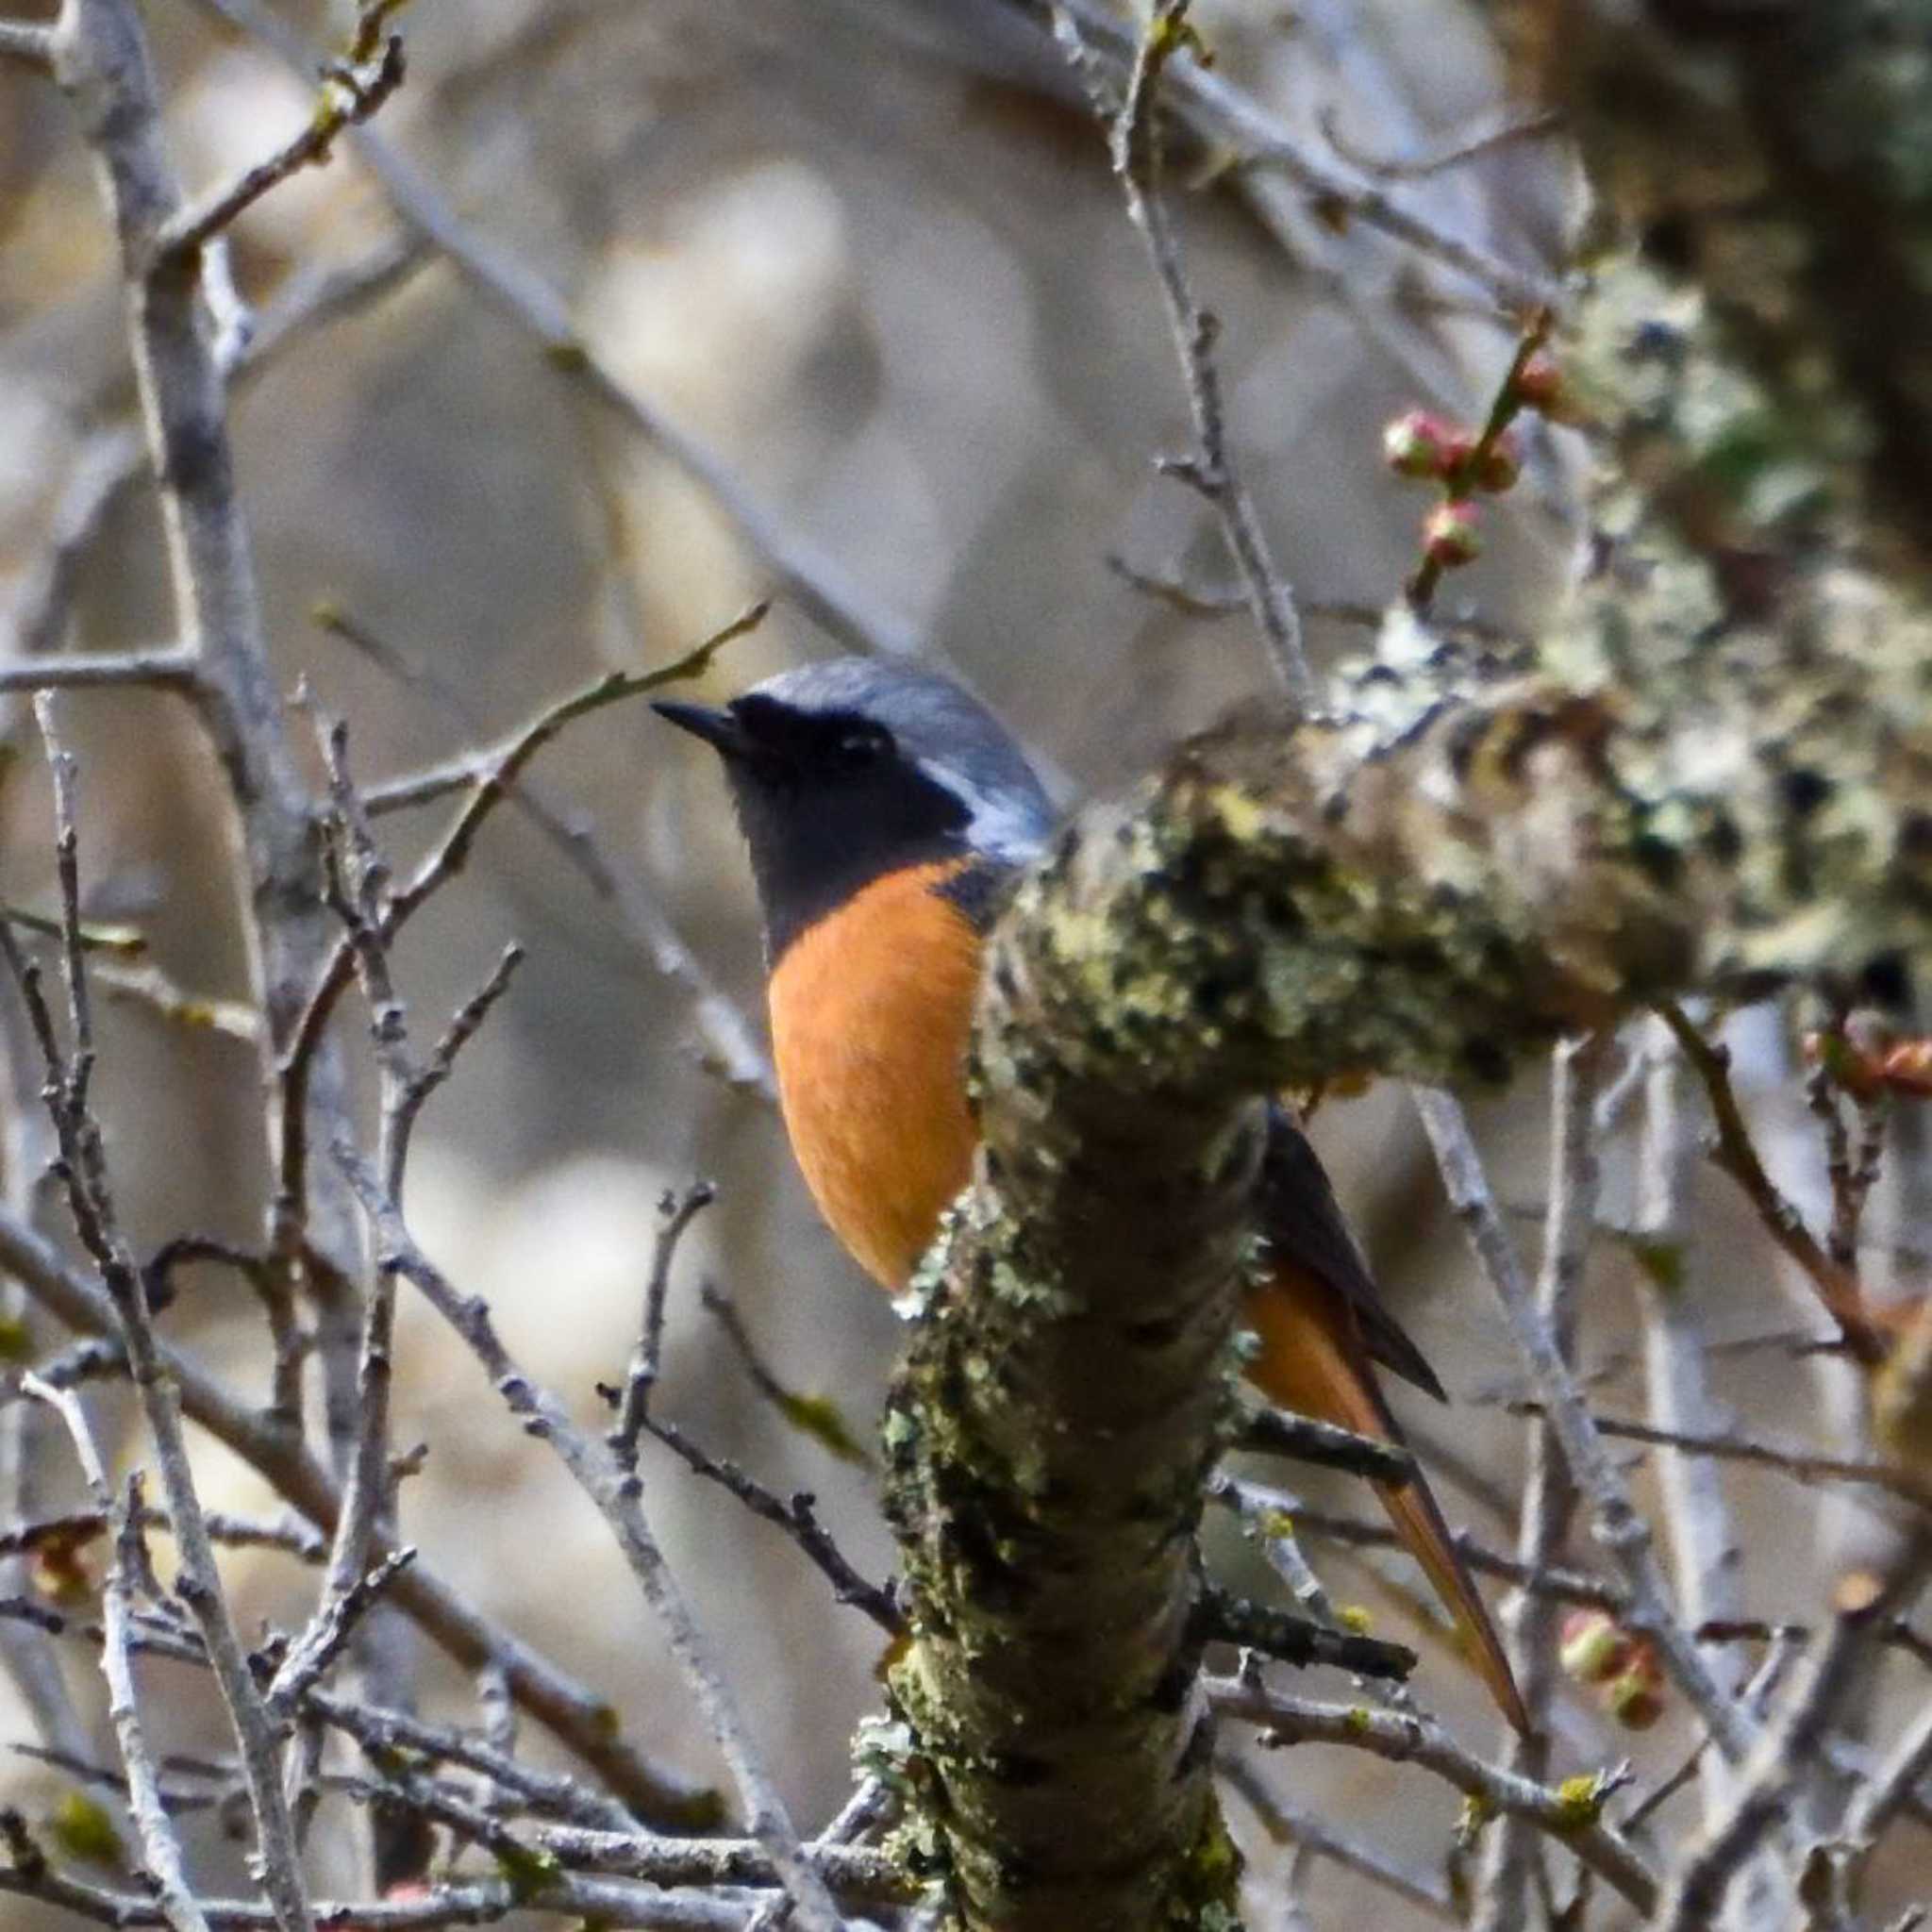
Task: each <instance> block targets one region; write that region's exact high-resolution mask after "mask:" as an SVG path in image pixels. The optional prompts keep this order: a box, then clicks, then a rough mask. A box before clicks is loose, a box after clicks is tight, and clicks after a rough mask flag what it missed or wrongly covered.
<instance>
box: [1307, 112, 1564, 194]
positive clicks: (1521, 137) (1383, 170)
mask: <svg viewBox="0 0 1932 1932" xmlns="http://www.w3.org/2000/svg"><path fill="white" fill-rule="evenodd" d="M1562 132H1563V117H1562V115H1561V114H1558V113H1554V112H1544V113H1538V114H1523V113H1517V112H1513V111H1508V112H1504V113H1502V114H1498V115H1496V116H1494V117H1492V118H1491V120H1489V121H1488V122H1486V123H1485V124H1484V125H1481V126H1479V127H1475V128H1473V129H1471V130H1470V131H1469V132H1468V133H1465V134H1462V135H1459V136H1458V137H1457V139H1456V140H1455V141H1453V142H1449V143H1448V144H1447V145H1445V146H1443V147H1440V148H1437V149H1436V150H1435V151H1434V152H1432V153H1430V154H1425V155H1412V156H1408V157H1407V158H1404V159H1401V160H1393V159H1391V158H1388V157H1386V156H1379V155H1372V154H1369V153H1368V152H1367V151H1366V150H1365V149H1363V148H1360V147H1358V146H1357V145H1356V144H1355V142H1352V141H1346V140H1344V139H1343V138H1342V133H1341V116H1340V115H1339V114H1338V113H1337V112H1336V111H1335V110H1334V109H1333V108H1329V109H1327V110H1326V111H1325V112H1324V114H1323V115H1322V134H1323V138H1324V140H1325V141H1326V142H1327V143H1328V145H1329V146H1330V147H1332V148H1333V149H1334V150H1335V152H1336V153H1337V154H1338V155H1340V156H1341V158H1342V159H1343V160H1344V161H1346V162H1347V163H1348V165H1349V166H1350V167H1351V168H1357V169H1359V170H1360V171H1361V173H1363V174H1364V175H1374V176H1376V177H1377V178H1378V179H1380V180H1384V181H1425V180H1427V179H1428V177H1429V176H1430V175H1441V174H1445V173H1447V171H1448V170H1449V169H1451V168H1460V167H1465V166H1467V165H1468V164H1469V163H1470V162H1471V161H1474V160H1477V159H1479V158H1481V157H1483V156H1484V155H1491V154H1494V153H1495V151H1496V150H1497V149H1498V148H1503V147H1513V146H1515V145H1516V144H1517V143H1518V142H1529V141H1548V140H1550V139H1551V138H1552V137H1553V136H1556V135H1560V134H1561V133H1562Z"/></svg>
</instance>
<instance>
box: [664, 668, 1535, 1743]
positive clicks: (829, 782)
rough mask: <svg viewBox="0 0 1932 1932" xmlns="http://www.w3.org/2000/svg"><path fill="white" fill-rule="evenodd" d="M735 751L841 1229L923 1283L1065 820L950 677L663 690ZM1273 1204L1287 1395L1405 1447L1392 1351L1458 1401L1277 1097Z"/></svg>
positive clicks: (1447, 1559)
mask: <svg viewBox="0 0 1932 1932" xmlns="http://www.w3.org/2000/svg"><path fill="white" fill-rule="evenodd" d="M658 711H659V712H660V713H661V714H662V715H663V716H664V717H666V718H668V719H669V720H670V721H671V722H672V723H673V724H676V725H679V726H681V727H682V728H683V729H684V730H686V731H689V732H691V733H692V734H694V735H695V736H696V737H699V738H702V739H703V740H704V741H706V742H707V743H708V744H710V745H713V746H715V747H716V749H717V750H718V752H719V753H720V755H721V756H722V757H723V758H724V768H725V772H726V774H728V776H729V779H730V784H731V792H732V797H733V800H734V802H735V803H736V806H737V808H738V816H739V820H740V822H741V824H742V826H743V828H744V835H745V838H746V841H748V843H749V845H750V848H751V863H752V871H753V873H754V874H755V875H756V877H757V881H758V902H759V907H760V908H761V910H762V912H763V915H764V927H765V953H766V964H767V967H768V969H769V978H768V982H767V991H768V995H769V999H770V1007H771V1023H772V1044H773V1052H774V1060H775V1063H776V1068H777V1074H778V1092H779V1098H780V1102H781V1105H782V1107H783V1109H784V1115H785V1125H786V1129H787V1131H788V1132H789V1133H790V1135H791V1146H792V1151H793V1152H794V1153H795V1154H796V1156H797V1158H798V1164H799V1166H800V1168H801V1169H803V1170H804V1174H805V1178H806V1181H807V1182H808V1185H809V1187H810V1189H811V1192H812V1196H813V1198H814V1199H815V1200H816V1201H817V1203H818V1205H819V1208H820V1210H821V1212H823V1213H824V1217H825V1219H826V1220H827V1221H828V1222H829V1223H830V1224H831V1225H832V1229H833V1231H834V1232H835V1233H836V1234H837V1235H838V1237H839V1239H840V1240H841V1241H843V1242H844V1244H845V1246H846V1247H847V1248H848V1249H849V1250H850V1251H851V1253H852V1255H853V1257H855V1258H856V1259H857V1260H858V1263H859V1265H860V1266H861V1267H862V1268H864V1269H865V1270H866V1272H867V1273H868V1274H872V1275H873V1276H874V1277H875V1278H876V1279H877V1280H878V1281H879V1282H881V1283H882V1284H883V1285H884V1286H885V1287H887V1288H888V1289H891V1290H894V1291H896V1290H898V1289H901V1288H903V1287H904V1286H905V1284H906V1282H907V1280H908V1277H909V1276H910V1275H911V1274H912V1272H913V1270H914V1268H915V1267H916V1266H917V1265H918V1262H919V1259H920V1257H921V1256H922V1255H923V1254H924V1251H925V1248H926V1244H927V1243H928V1242H929V1241H931V1239H932V1237H933V1234H934V1231H935V1230H936V1228H937V1227H938V1225H939V1219H940V1215H941V1211H942V1210H943V1209H944V1208H945V1207H946V1206H947V1204H948V1203H949V1202H950V1201H951V1200H952V1199H953V1197H954V1195H955V1194H957V1193H958V1191H959V1190H960V1189H961V1188H963V1187H964V1186H965V1184H966V1182H967V1180H968V1178H969V1176H970V1174H971V1170H972V1164H973V1150H974V1127H973V1119H972V1115H971V1113H970V1112H969V1111H968V1108H967V1103H966V1048H967V1038H968V1033H969V1030H970V1028H971V1024H972V1017H973V1007H974V995H975V992H976V991H977V987H978V980H979V968H980V952H981V944H982V941H984V939H985V937H986V935H987V933H988V932H989V930H990V929H991V924H992V922H993V920H994V918H995V917H996V916H997V914H998V912H999V909H1000V908H1001V906H1002V904H1003V902H1004V899H1005V897H1006V889H1007V887H1008V885H1009V883H1010V882H1011V881H1012V880H1013V879H1014V878H1015V877H1016V876H1017V874H1018V873H1019V871H1020V869H1021V868H1022V867H1024V865H1025V864H1026V863H1027V862H1028V861H1029V860H1030V859H1032V858H1034V857H1035V856H1036V855H1037V854H1038V853H1039V852H1040V851H1041V848H1042V847H1043V845H1044V844H1045V841H1046V840H1047V837H1048V834H1049V833H1050V832H1051V830H1052V829H1053V824H1054V813H1053V810H1052V808H1051V806H1050V805H1049V803H1048V801H1047V797H1046V793H1045V792H1044V791H1042V790H1041V785H1040V781H1039V780H1038V779H1037V778H1036V777H1035V776H1034V774H1033V773H1032V771H1031V770H1030V769H1029V768H1028V766H1027V764H1026V761H1025V759H1024V757H1023V756H1022V755H1021V752H1020V749H1019V747H1018V746H1017V745H1016V744H1015V743H1014V742H1013V741H1012V740H1011V739H1010V738H1009V737H1008V735H1007V733H1006V732H1005V731H1004V730H1002V729H1001V727H1000V725H999V724H997V723H996V722H995V721H994V720H993V718H992V717H991V716H990V715H989V714H988V713H987V712H986V711H985V710H984V709H983V708H981V707H980V706H979V705H978V704H976V703H975V702H974V700H973V699H972V698H970V697H968V696H967V695H966V693H965V692H964V691H960V690H959V689H958V687H957V686H955V685H953V684H950V683H948V682H947V681H946V680H945V679H944V678H941V677H936V676H933V675H930V674H928V673H925V672H921V671H914V670H911V669H908V668H906V667H904V666H900V665H889V664H884V663H879V662H875V661H874V660H873V659H871V658H834V659H831V660H830V661H828V662H824V663H818V664H811V665H808V666H806V667H804V668H803V669H801V670H796V671H788V672H785V673H783V674H782V675H779V676H776V677H773V678H769V679H767V680H766V681H765V682H764V683H762V684H760V685H758V687H757V688H756V689H755V690H752V691H747V692H746V693H745V694H744V695H743V696H742V697H740V698H737V699H735V700H734V701H733V702H732V703H730V704H729V705H727V706H725V707H724V708H723V709H722V710H710V709H708V708H704V707H702V706H698V705H685V704H660V705H658ZM1260 1190H1261V1195H1260V1199H1259V1201H1258V1203H1257V1208H1258V1212H1259V1217H1260V1221H1261V1230H1262V1233H1263V1235H1264V1237H1265V1239H1266V1243H1267V1254H1268V1257H1269V1264H1270V1273H1269V1275H1268V1279H1267V1281H1266V1284H1265V1285H1264V1286H1262V1287H1260V1288H1257V1289H1256V1290H1254V1291H1251V1293H1250V1294H1249V1296H1248V1300H1247V1305H1246V1308H1245V1311H1244V1319H1245V1321H1246V1322H1247V1324H1248V1325H1249V1326H1250V1327H1251V1328H1253V1329H1254V1331H1255V1333H1256V1335H1257V1338H1258V1340H1259V1344H1260V1345H1259V1349H1258V1351H1257V1354H1256V1356H1255V1357H1254V1359H1253V1360H1252V1361H1251V1362H1250V1363H1249V1364H1248V1368H1247V1374H1248V1376H1249V1379H1250V1380H1251V1381H1253V1383H1254V1384H1255V1386H1256V1387H1257V1389H1259V1390H1260V1391H1261V1392H1262V1393H1263V1394H1264V1395H1266V1396H1267V1397H1268V1399H1269V1400H1270V1401H1271V1402H1274V1403H1277V1404H1279V1405H1280V1406H1281V1407H1284V1408H1291V1409H1293V1410H1295V1411H1296V1412H1298V1413H1299V1414H1302V1415H1307V1416H1314V1417H1317V1418H1319V1419H1320V1420H1322V1421H1324V1422H1330V1423H1339V1424H1341V1425H1342V1426H1343V1427H1345V1428H1350V1429H1354V1430H1356V1431H1357V1432H1358V1433H1360V1434H1362V1435H1366V1436H1374V1437H1378V1438H1381V1439H1384V1440H1387V1441H1399V1440H1400V1437H1399V1432H1398V1430H1397V1427H1396V1424H1395V1421H1394V1418H1393V1416H1392V1415H1391V1413H1390V1410H1389V1407H1388V1404H1387V1403H1386V1402H1385V1401H1384V1400H1383V1398H1382V1393H1381V1391H1380V1390H1379V1389H1378V1388H1377V1386H1376V1383H1375V1376H1374V1368H1373V1367H1372V1366H1371V1364H1372V1363H1373V1362H1380V1363H1381V1364H1382V1365H1383V1366H1384V1367H1385V1368H1388V1369H1391V1370H1392V1371H1393V1372H1394V1373H1395V1374H1398V1375H1401V1376H1403V1377H1404V1378H1405V1379H1406V1380H1407V1381H1410V1382H1413V1383H1415V1384H1416V1386H1417V1387H1418V1388H1422V1389H1425V1390H1427V1391H1428V1392H1429V1393H1430V1394H1431V1395H1433V1396H1435V1397H1436V1398H1437V1399H1438V1400H1441V1399H1442V1387H1441V1383H1440V1382H1438V1381H1437V1379H1436V1376H1435V1374H1434V1372H1433V1371H1432V1370H1431V1369H1430V1367H1429V1365H1428V1363H1427V1362H1426V1361H1424V1359H1423V1357H1422V1355H1421V1354H1420V1353H1419V1352H1418V1350H1417V1348H1416V1346H1415V1344H1414V1343H1413V1342H1412V1341H1409V1339H1408V1337H1407V1335H1405V1334H1404V1333H1403V1331H1402V1329H1401V1328H1400V1327H1399V1326H1398V1325H1397V1324H1396V1323H1395V1322H1394V1320H1393V1319H1392V1318H1391V1316H1390V1314H1389V1313H1388V1311H1387V1310H1386V1309H1385V1308H1384V1307H1382V1304H1381V1298H1380V1296H1379V1294H1378V1293H1377V1291H1376V1289H1375V1285H1374V1281H1373V1280H1372V1279H1371V1278H1370V1276H1369V1274H1368V1271H1367V1269H1366V1267H1365V1266H1364V1264H1363V1262H1362V1260H1361V1257H1360V1255H1359V1252H1358V1251H1357V1247H1356V1244H1355V1241H1354V1239H1353V1238H1352V1237H1351V1235H1350V1234H1349V1232H1348V1229H1347V1226H1346V1224H1344V1222H1343V1220H1342V1218H1341V1208H1339V1207H1338V1206H1337V1204H1336V1200H1335V1195H1334V1192H1333V1191H1332V1190H1331V1188H1330V1187H1329V1184H1328V1176H1327V1175H1326V1174H1324V1172H1323V1169H1322V1164H1321V1161H1320V1160H1319V1159H1318V1158H1317V1157H1316V1155H1315V1151H1314V1149H1313V1148H1312V1147H1311V1146H1309V1144H1308V1142H1307V1139H1306V1138H1305V1137H1304V1135H1303V1134H1302V1132H1301V1129H1300V1128H1299V1127H1298V1126H1297V1125H1296V1124H1295V1123H1294V1121H1293V1120H1292V1119H1291V1116H1290V1115H1289V1113H1288V1112H1287V1110H1286V1109H1284V1108H1274V1109H1273V1119H1272V1124H1271V1129H1270V1134H1269V1141H1268V1148H1267V1153H1266V1158H1265V1159H1264V1161H1263V1164H1262V1173H1261V1180H1260ZM1381 1497H1382V1502H1383V1506H1384V1507H1386V1508H1387V1510H1388V1512H1389V1515H1390V1517H1391V1520H1392V1521H1393V1523H1394V1524H1395V1527H1396V1529H1397V1530H1398V1531H1399V1532H1400V1534H1401V1537H1402V1540H1403V1541H1404V1542H1405V1543H1406V1544H1407V1547H1408V1549H1409V1550H1410V1552H1411V1553H1412V1554H1413V1555H1414V1556H1415V1557H1416V1559H1417V1560H1418V1561H1419V1562H1420V1563H1421V1564H1422V1567H1423V1569H1424V1572H1425V1573H1426V1574H1427V1575H1428V1578H1429V1581H1430V1582H1431V1583H1432V1584H1433V1585H1434V1586H1435V1588H1436V1590H1437V1591H1438V1592H1439V1593H1440V1594H1441V1598H1442V1600H1443V1602H1444V1603H1445V1604H1446V1605H1447V1606H1448V1607H1449V1609H1450V1611H1451V1613H1452V1614H1453V1616H1454V1618H1455V1620H1456V1624H1457V1629H1458V1631H1459V1633H1460V1634H1461V1636H1462V1638H1463V1640H1464V1643H1465V1647H1466V1648H1467V1649H1468V1651H1469V1652H1470V1654H1471V1657H1473V1659H1474V1664H1475V1667H1476V1669H1477V1670H1478V1671H1479V1672H1480V1673H1481V1674H1482V1677H1483V1680H1484V1682H1485V1683H1486V1684H1487V1685H1488V1686H1489V1688H1490V1690H1491V1693H1492V1694H1493V1695H1494V1697H1495V1699H1496V1701H1497V1703H1498V1704H1499V1705H1500V1706H1501V1707H1502V1708H1503V1710H1504V1712H1505V1713H1506V1714H1507V1717H1508V1718H1509V1720H1510V1722H1511V1723H1512V1724H1515V1725H1516V1726H1517V1727H1518V1728H1519V1729H1523V1728H1525V1727H1526V1725H1527V1722H1528V1721H1527V1718H1526V1716H1525V1714H1524V1707H1523V1700H1522V1698H1521V1696H1520V1695H1519V1694H1518V1692H1517V1689H1516V1685H1515V1681H1514V1679H1513V1678H1512V1677H1511V1675H1510V1672H1509V1664H1508V1660H1507V1657H1505V1656H1504V1654H1503V1648H1502V1645H1501V1643H1500V1642H1499V1641H1497V1637H1496V1632H1495V1628H1494V1626H1493V1625H1492V1624H1491V1622H1490V1618H1489V1614H1488V1612H1487V1611H1486V1610H1485V1608H1484V1607H1483V1603H1482V1599H1481V1598H1480V1597H1479V1596H1478V1595H1477V1594H1476V1592H1475V1588H1474V1584H1472V1582H1471V1581H1470V1578H1469V1574H1468V1572H1467V1571H1466V1570H1465V1569H1464V1568H1463V1566H1462V1563H1461V1561H1460V1559H1459V1558H1458V1557H1457V1554H1456V1551H1455V1548H1454V1546H1453V1544H1452V1543H1451V1541H1450V1538H1449V1532H1448V1528H1447V1526H1446V1524H1444V1523H1443V1521H1442V1514H1441V1510H1440V1509H1439V1508H1438V1507H1437V1506H1436V1500H1435V1498H1434V1497H1433V1496H1432V1495H1431V1494H1430V1493H1429V1490H1428V1487H1427V1485H1426V1484H1425V1483H1424V1481H1423V1480H1422V1478H1421V1476H1420V1475H1417V1476H1415V1477H1412V1478H1411V1479H1410V1481H1409V1482H1407V1484H1404V1485H1399V1486H1391V1487H1386V1488H1383V1489H1382V1490H1381Z"/></svg>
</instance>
